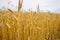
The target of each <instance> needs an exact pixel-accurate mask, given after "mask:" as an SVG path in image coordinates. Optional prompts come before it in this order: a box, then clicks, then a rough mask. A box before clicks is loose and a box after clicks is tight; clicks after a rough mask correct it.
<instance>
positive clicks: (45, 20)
mask: <svg viewBox="0 0 60 40" xmlns="http://www.w3.org/2000/svg"><path fill="white" fill-rule="evenodd" d="M59 21H60V14H51V13H48V12H46V13H44V12H40V13H39V12H31V13H30V12H24V13H22V12H16V13H14V12H13V13H12V12H10V10H9V11H2V12H0V40H57V39H59V37H58V36H57V35H56V34H58V33H59V32H58V31H57V30H58V29H59V27H60V26H59V25H60V22H59Z"/></svg>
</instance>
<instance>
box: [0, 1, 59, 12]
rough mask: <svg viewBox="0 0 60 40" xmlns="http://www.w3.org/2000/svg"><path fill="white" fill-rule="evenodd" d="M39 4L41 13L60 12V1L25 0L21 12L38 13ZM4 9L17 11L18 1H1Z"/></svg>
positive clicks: (0, 5) (0, 7)
mask: <svg viewBox="0 0 60 40" xmlns="http://www.w3.org/2000/svg"><path fill="white" fill-rule="evenodd" d="M9 1H11V3H10V4H8V2H9ZM38 4H39V9H40V11H50V12H60V5H59V4H60V0H23V5H22V9H21V10H25V11H28V10H29V9H31V10H32V11H36V10H37V6H38ZM4 7H5V8H6V9H7V8H10V9H12V10H17V7H18V0H0V9H4Z"/></svg>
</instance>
